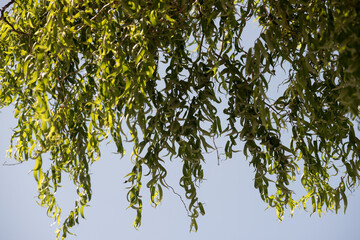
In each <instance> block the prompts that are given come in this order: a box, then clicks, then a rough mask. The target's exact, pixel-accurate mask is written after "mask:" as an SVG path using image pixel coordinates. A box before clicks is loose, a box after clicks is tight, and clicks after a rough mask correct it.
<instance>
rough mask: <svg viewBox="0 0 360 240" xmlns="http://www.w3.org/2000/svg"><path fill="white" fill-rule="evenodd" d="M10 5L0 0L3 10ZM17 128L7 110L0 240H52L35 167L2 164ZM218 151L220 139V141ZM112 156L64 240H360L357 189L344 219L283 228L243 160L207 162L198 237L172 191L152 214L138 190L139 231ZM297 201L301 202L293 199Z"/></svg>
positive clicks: (0, 129)
mask: <svg viewBox="0 0 360 240" xmlns="http://www.w3.org/2000/svg"><path fill="white" fill-rule="evenodd" d="M7 2H8V1H4V0H0V7H2V6H3V5H4V4H6V3H7ZM257 33H258V29H248V31H247V32H245V35H244V37H246V41H249V42H251V39H253V38H254V37H256V34H257ZM15 126H16V120H15V119H14V118H13V110H12V108H11V107H9V108H4V109H2V110H1V112H0V240H20V239H21V240H22V239H27V240H32V239H36V240H51V239H55V234H54V231H55V230H56V224H55V225H52V222H53V221H52V219H50V218H48V217H47V216H46V210H45V209H44V208H42V207H40V206H39V205H38V204H37V203H36V196H37V192H36V187H37V186H36V183H35V180H34V177H33V174H32V173H29V171H30V170H31V169H32V168H33V166H34V162H33V161H29V162H26V163H24V164H21V165H16V166H4V165H3V163H4V162H5V161H6V162H7V163H14V161H13V160H11V159H7V158H5V154H6V149H7V148H8V147H9V143H10V136H11V133H12V128H14V127H15ZM218 141H219V142H220V143H219V144H221V141H223V140H222V139H219V140H218ZM113 152H114V148H113V146H111V144H109V145H104V146H103V147H102V157H101V159H100V160H99V161H98V162H96V163H95V164H93V165H92V167H91V172H92V186H93V199H92V201H91V202H90V205H91V207H89V208H86V209H85V216H86V219H80V225H78V226H76V227H74V228H73V229H72V230H73V232H74V233H76V234H77V236H76V237H75V236H69V237H68V239H78V240H98V239H107V240H112V239H134V240H140V239H156V240H168V239H172V240H185V239H190V240H191V239H196V240H213V239H214V240H219V239H222V240H235V239H244V240H257V239H270V240H272V239H276V240H288V239H291V240H303V239H309V240H312V239H320V240H325V239H326V240H338V239H347V240H359V239H360V228H359V223H360V189H358V191H356V192H354V193H353V194H351V195H350V196H349V198H348V201H349V206H348V210H347V212H346V214H343V212H342V211H341V212H339V213H338V214H335V213H331V212H328V213H326V214H325V215H323V216H322V217H321V218H319V217H318V215H317V214H314V215H312V216H310V213H308V212H305V211H304V210H303V209H296V210H295V213H294V217H293V218H291V217H290V216H289V213H287V214H286V216H285V219H284V221H283V222H282V223H280V222H279V221H278V220H277V217H276V213H275V211H274V210H273V209H268V210H265V209H266V207H267V206H266V204H265V203H264V202H263V201H262V200H261V198H260V196H259V194H258V191H257V190H256V189H255V188H254V182H253V178H254V177H253V170H252V168H251V167H250V166H249V161H248V160H246V159H245V157H244V156H243V155H242V154H241V153H238V154H235V155H234V157H233V159H229V160H225V161H221V163H220V166H218V165H217V158H216V154H209V155H208V156H207V163H206V165H205V166H204V168H205V178H206V179H207V180H206V181H204V182H203V184H202V185H201V188H200V189H199V197H200V199H201V200H202V202H205V210H206V215H205V216H202V217H199V219H198V223H199V231H198V232H197V233H189V224H190V221H189V218H188V217H187V216H186V211H185V209H184V207H183V205H182V203H181V201H180V200H179V198H178V197H177V196H176V195H174V194H173V193H172V192H171V191H167V190H165V191H164V194H165V196H164V200H163V202H162V204H161V205H160V206H158V207H157V208H156V209H154V208H152V207H151V206H150V204H149V203H150V200H149V193H148V190H147V189H146V187H145V186H144V189H143V194H142V195H143V204H144V206H143V221H142V226H141V228H140V229H139V230H136V229H134V227H133V226H132V223H133V221H134V219H135V214H136V212H135V211H134V210H132V209H126V208H127V206H128V202H127V200H126V193H127V190H126V186H127V185H125V184H124V183H123V182H124V178H123V177H124V176H125V175H126V174H127V173H128V172H129V171H131V163H130V161H129V159H128V158H127V157H125V158H123V159H120V158H119V156H118V155H116V154H113ZM166 166H167V168H168V171H169V175H168V177H169V178H168V180H167V182H168V183H169V184H170V185H172V186H173V187H174V188H176V189H177V191H178V192H181V189H180V188H179V187H178V179H179V178H178V177H179V174H181V167H180V166H181V163H180V161H179V160H174V161H173V162H170V163H168V164H167V165H166ZM62 183H63V186H64V187H63V188H62V189H61V190H60V191H59V192H58V193H57V196H58V198H59V199H60V204H61V205H62V206H64V209H63V212H64V213H67V212H68V211H69V210H70V209H71V208H72V207H73V206H74V200H75V199H76V193H75V189H74V187H73V186H72V184H71V183H70V182H69V181H68V178H67V177H66V176H63V182H62ZM298 197H300V196H298Z"/></svg>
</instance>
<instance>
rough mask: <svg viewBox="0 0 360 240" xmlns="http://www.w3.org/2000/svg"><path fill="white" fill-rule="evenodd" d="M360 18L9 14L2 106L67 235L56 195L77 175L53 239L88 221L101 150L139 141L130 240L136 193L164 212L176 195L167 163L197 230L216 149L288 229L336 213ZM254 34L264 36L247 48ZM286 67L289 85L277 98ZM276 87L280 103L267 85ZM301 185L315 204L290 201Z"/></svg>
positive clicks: (200, 12) (283, 8) (60, 2)
mask: <svg viewBox="0 0 360 240" xmlns="http://www.w3.org/2000/svg"><path fill="white" fill-rule="evenodd" d="M359 16H360V2H359V1H358V0H346V1H343V0H333V1H325V0H310V1H301V0H282V1H277V0H259V1H251V0H249V1H230V0H190V1H185V0H178V1H164V0H141V1H140V0H112V1H109V0H106V1H105V0H22V1H14V0H12V1H9V2H8V4H6V5H5V6H4V7H3V8H2V9H1V21H0V29H1V30H0V84H1V85H0V86H1V87H0V105H1V107H4V106H8V105H10V104H14V106H15V117H16V119H17V120H18V123H17V127H16V129H15V132H14V134H13V137H12V141H11V148H10V152H11V155H12V156H13V157H14V158H15V159H16V160H17V161H19V162H24V161H27V160H28V159H35V160H36V161H35V162H36V163H35V166H34V171H33V172H34V176H35V179H36V181H37V182H38V193H39V196H38V198H39V202H40V203H41V205H43V206H44V207H46V208H47V209H48V215H49V216H51V217H53V218H55V220H57V221H58V222H59V219H60V213H61V209H60V206H58V205H57V203H56V198H55V195H54V193H55V192H56V191H57V187H58V186H59V184H60V182H61V176H62V175H63V174H64V173H68V174H70V176H71V179H72V181H73V183H74V184H75V185H76V187H77V193H78V195H79V199H78V200H76V202H75V209H74V210H73V211H71V213H70V214H69V215H68V216H67V218H66V219H65V220H64V222H62V223H60V222H59V225H60V226H61V228H60V230H59V232H58V237H66V234H67V233H68V231H69V229H70V228H71V227H73V226H74V225H75V223H77V222H78V220H79V216H82V217H83V216H84V215H83V209H84V206H86V205H87V204H88V202H89V201H90V199H91V194H92V191H91V181H90V175H89V166H90V165H91V164H92V163H93V162H94V161H96V160H98V159H99V158H100V150H99V143H100V142H101V141H102V140H104V139H112V141H113V142H114V143H115V145H116V147H117V152H118V153H120V154H122V155H123V154H124V151H125V150H124V146H123V142H124V141H125V140H128V141H132V144H133V149H132V151H133V153H132V157H131V158H132V159H131V160H132V161H133V163H134V167H133V169H132V170H131V172H130V173H129V174H128V175H127V182H128V184H130V187H129V193H128V196H127V198H128V201H129V203H130V206H131V207H132V208H134V209H136V211H137V218H136V220H135V223H134V225H135V226H136V227H139V226H140V223H141V210H142V200H141V197H140V191H141V188H142V185H143V183H144V184H145V185H146V187H147V188H148V189H149V190H150V195H151V204H152V205H154V206H156V205H157V204H158V203H159V202H160V201H161V199H162V191H163V190H162V189H163V187H165V188H168V187H169V186H168V185H167V183H166V181H165V179H166V175H167V170H166V169H165V168H164V166H163V165H164V164H163V163H164V162H165V161H168V160H169V159H176V160H179V161H182V163H183V169H182V173H183V176H182V177H181V179H180V186H181V187H182V188H183V189H184V190H185V196H186V198H187V199H188V206H187V208H188V211H189V217H190V218H191V227H192V229H194V230H196V229H197V222H196V219H197V217H198V216H199V214H204V213H205V212H204V208H203V205H202V203H201V202H200V201H199V199H198V197H197V186H198V184H199V183H200V182H201V181H202V180H203V179H204V172H203V169H202V164H203V162H205V160H206V159H205V157H204V153H205V152H208V151H211V150H212V149H214V148H216V146H215V145H214V142H213V139H214V138H217V137H219V136H223V137H226V138H227V139H228V141H227V143H226V145H225V148H224V153H225V154H226V157H228V158H231V157H235V155H234V153H235V152H237V151H238V150H242V151H243V153H244V154H245V155H246V156H247V157H248V158H249V161H250V165H251V166H252V167H253V168H254V170H255V180H254V182H255V188H257V189H258V190H259V193H260V196H261V198H262V199H263V200H264V201H265V202H266V203H268V205H269V206H270V207H275V208H276V210H277V214H278V217H279V218H280V219H281V218H282V217H283V214H284V211H285V208H289V209H290V212H291V213H292V211H293V210H294V208H295V207H296V206H298V205H303V206H304V208H306V206H307V204H306V203H307V202H308V200H310V201H311V203H312V205H311V207H312V211H313V212H316V211H318V212H319V214H320V213H321V212H322V211H324V210H330V209H334V210H335V211H336V212H337V211H338V210H339V209H340V207H341V205H343V206H344V208H346V206H347V198H346V194H347V193H348V191H349V190H350V191H351V190H353V189H355V187H356V186H357V185H358V181H359V179H360V175H359V171H360V161H359V157H360V140H359V138H358V137H357V136H356V130H355V129H356V127H357V124H358V123H357V122H358V121H359V104H360V94H359V93H360V64H359V63H360V54H359V52H360V51H359V49H360V17H359ZM253 19H256V21H258V23H259V24H260V26H261V29H262V30H261V34H260V35H259V37H258V39H257V40H256V41H255V42H254V44H253V47H251V48H245V47H244V46H243V42H242V39H244V38H246V36H243V35H242V33H243V30H244V28H245V26H246V24H247V23H248V22H249V21H253ZM159 67H160V68H161V69H165V71H162V70H161V69H159ZM279 67H283V68H284V69H286V71H287V77H286V78H285V79H283V81H281V82H276V83H274V82H273V81H272V79H273V76H274V75H275V74H276V69H279ZM280 84H281V88H282V89H284V90H283V91H282V92H281V95H279V96H277V97H276V98H275V99H273V98H274V97H273V96H271V97H270V96H269V85H271V86H275V87H276V86H277V85H280ZM226 101H227V102H226ZM220 102H222V103H221V104H222V105H223V106H225V107H224V110H223V114H224V115H225V117H222V118H221V119H220V117H219V116H220V113H219V112H218V111H219V109H220V107H219V106H220ZM354 127H355V129H354ZM285 129H288V132H289V134H291V139H290V140H288V141H287V140H286V139H285V138H284V133H285V132H286V130H285ZM240 142H243V143H244V145H243V146H244V147H243V148H242V149H239V147H238V145H239V143H240ZM217 150H220V149H217ZM45 154H46V156H50V159H46V158H47V157H45ZM236 158H241V155H240V154H236ZM45 161H50V164H43V162H44V163H45ZM45 166H50V167H48V168H47V167H46V168H45ZM144 175H149V177H148V178H147V179H146V180H144V178H142V177H143V176H144ZM300 175H301V183H302V186H303V187H304V190H305V191H306V194H305V196H303V197H300V198H299V199H295V198H294V193H293V191H292V189H291V186H290V184H291V182H293V181H295V179H299V176H300ZM144 181H145V182H144Z"/></svg>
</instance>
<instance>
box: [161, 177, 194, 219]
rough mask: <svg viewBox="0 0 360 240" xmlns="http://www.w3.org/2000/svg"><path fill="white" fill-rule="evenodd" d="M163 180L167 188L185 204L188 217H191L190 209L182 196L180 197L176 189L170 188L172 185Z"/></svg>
mask: <svg viewBox="0 0 360 240" xmlns="http://www.w3.org/2000/svg"><path fill="white" fill-rule="evenodd" d="M162 180H163V182H164V183H165V187H166V188H170V189H171V190H172V191H173V193H174V194H175V195H177V196H178V197H179V198H180V200H181V202H182V203H183V204H184V207H185V210H186V212H187V214H188V216H190V212H189V210H188V208H187V206H186V204H185V201H184V199H183V198H182V197H181V195H180V194H179V193H177V192H175V190H174V188H173V187H172V186H170V185H169V184H168V183H167V182H166V181H165V179H162Z"/></svg>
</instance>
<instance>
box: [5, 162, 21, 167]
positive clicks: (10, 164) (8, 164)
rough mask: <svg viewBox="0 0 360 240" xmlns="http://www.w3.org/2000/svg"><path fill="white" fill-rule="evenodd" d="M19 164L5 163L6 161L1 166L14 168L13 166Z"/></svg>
mask: <svg viewBox="0 0 360 240" xmlns="http://www.w3.org/2000/svg"><path fill="white" fill-rule="evenodd" d="M19 164H21V162H18V163H7V162H6V161H5V162H4V163H3V166H15V165H19Z"/></svg>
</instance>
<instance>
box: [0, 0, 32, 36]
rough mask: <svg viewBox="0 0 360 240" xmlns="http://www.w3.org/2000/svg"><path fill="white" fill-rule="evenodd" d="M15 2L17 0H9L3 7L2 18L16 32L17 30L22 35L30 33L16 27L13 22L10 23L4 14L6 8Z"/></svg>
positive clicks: (0, 17) (0, 18)
mask: <svg viewBox="0 0 360 240" xmlns="http://www.w3.org/2000/svg"><path fill="white" fill-rule="evenodd" d="M13 3H15V0H11V1H10V2H8V3H7V4H6V5H5V6H4V7H2V9H1V16H0V20H3V21H4V22H5V23H6V24H7V25H9V26H10V27H11V29H12V30H13V31H14V32H16V33H18V34H22V35H29V34H27V33H25V32H23V31H20V30H17V29H15V28H14V26H13V25H12V24H11V23H9V21H8V20H7V19H6V17H5V16H4V13H5V11H6V9H7V8H8V7H10V5H11V4H13Z"/></svg>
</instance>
